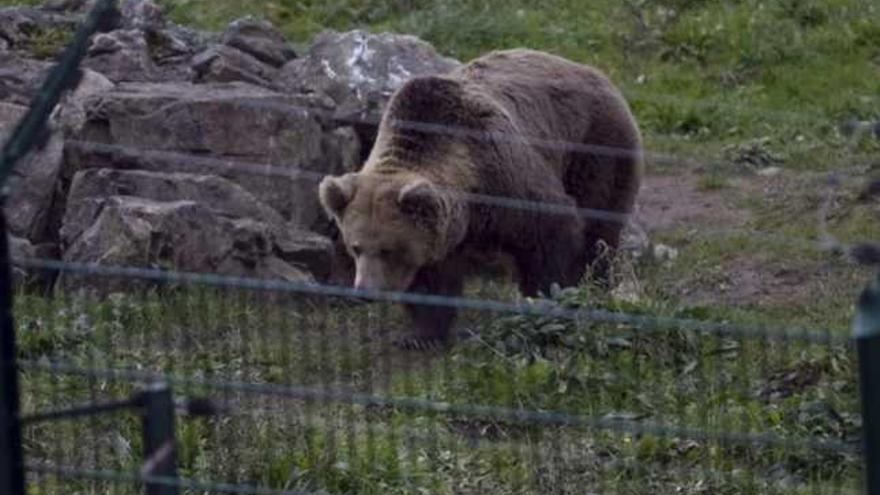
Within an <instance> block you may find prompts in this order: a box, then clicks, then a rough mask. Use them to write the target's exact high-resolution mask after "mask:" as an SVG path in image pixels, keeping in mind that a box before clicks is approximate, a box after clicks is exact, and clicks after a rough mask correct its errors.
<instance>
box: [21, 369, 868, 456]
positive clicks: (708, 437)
mask: <svg viewBox="0 0 880 495" xmlns="http://www.w3.org/2000/svg"><path fill="white" fill-rule="evenodd" d="M20 366H21V367H22V369H28V370H38V371H49V372H55V373H63V374H70V375H78V376H85V377H93V378H104V379H111V380H132V381H134V380H136V381H142V382H149V381H157V380H161V381H165V382H167V383H168V384H169V385H176V386H181V387H184V390H185V389H186V388H187V387H196V386H204V387H207V388H209V389H212V390H216V391H235V392H244V393H249V394H260V395H270V396H276V397H284V398H288V399H298V400H304V399H321V400H326V401H330V402H338V403H342V404H347V405H358V406H374V407H393V408H397V409H400V410H408V411H413V412H425V413H441V414H445V415H451V416H462V417H465V418H470V419H495V420H502V421H505V422H509V423H512V424H519V425H535V426H558V427H572V428H589V429H601V430H608V431H613V432H619V433H628V434H632V435H657V436H662V437H669V438H683V439H689V440H703V441H711V442H719V443H730V444H737V445H755V446H759V445H760V446H767V447H780V448H784V449H796V448H807V449H810V450H825V451H832V452H847V453H858V452H860V451H861V445H860V444H858V443H846V442H842V441H838V440H818V439H814V438H785V437H782V436H779V435H776V434H773V433H739V432H732V431H710V430H708V429H705V428H686V427H679V426H673V425H664V424H652V423H651V422H649V421H635V420H627V419H622V418H602V417H598V418H597V417H589V416H583V415H575V414H568V413H563V412H553V411H536V410H527V409H511V408H506V407H497V406H483V405H475V404H450V403H447V402H437V401H431V400H426V399H417V398H405V397H383V396H378V395H373V394H364V393H358V392H352V391H347V390H328V389H326V388H319V387H302V386H291V385H269V384H257V383H248V382H234V381H227V380H203V379H198V378H181V377H176V376H172V375H167V374H163V373H150V372H145V371H136V370H126V369H95V368H89V369H86V368H82V367H78V366H72V365H67V364H63V363H45V362H36V361H22V362H21V365H20Z"/></svg>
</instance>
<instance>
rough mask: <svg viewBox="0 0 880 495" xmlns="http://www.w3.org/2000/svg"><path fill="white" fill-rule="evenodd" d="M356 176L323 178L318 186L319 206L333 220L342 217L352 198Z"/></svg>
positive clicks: (346, 175)
mask: <svg viewBox="0 0 880 495" xmlns="http://www.w3.org/2000/svg"><path fill="white" fill-rule="evenodd" d="M356 179H357V174H353V173H352V174H345V175H343V176H340V177H329V176H328V177H324V179H323V180H321V185H320V186H318V197H319V198H320V200H321V206H323V207H324V210H325V211H326V212H327V214H328V215H329V216H330V217H332V218H333V219H335V220H339V219H340V218H341V217H342V213H343V212H345V207H346V206H348V203H350V202H351V199H352V198H353V197H354V191H355V187H356V186H357V181H356Z"/></svg>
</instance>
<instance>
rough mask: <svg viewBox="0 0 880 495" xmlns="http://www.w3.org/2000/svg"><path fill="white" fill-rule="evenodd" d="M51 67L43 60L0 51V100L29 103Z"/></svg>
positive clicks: (22, 103) (21, 103) (20, 103)
mask: <svg viewBox="0 0 880 495" xmlns="http://www.w3.org/2000/svg"><path fill="white" fill-rule="evenodd" d="M51 68H52V64H51V63H49V62H46V61H43V60H37V59H33V58H29V57H23V56H21V55H19V54H16V53H11V52H6V53H3V52H0V101H5V102H9V103H17V104H19V105H27V104H29V103H30V102H31V100H33V98H34V96H36V94H37V91H39V89H40V85H41V84H42V83H43V80H44V79H45V77H46V74H47V73H48V72H49V69H51Z"/></svg>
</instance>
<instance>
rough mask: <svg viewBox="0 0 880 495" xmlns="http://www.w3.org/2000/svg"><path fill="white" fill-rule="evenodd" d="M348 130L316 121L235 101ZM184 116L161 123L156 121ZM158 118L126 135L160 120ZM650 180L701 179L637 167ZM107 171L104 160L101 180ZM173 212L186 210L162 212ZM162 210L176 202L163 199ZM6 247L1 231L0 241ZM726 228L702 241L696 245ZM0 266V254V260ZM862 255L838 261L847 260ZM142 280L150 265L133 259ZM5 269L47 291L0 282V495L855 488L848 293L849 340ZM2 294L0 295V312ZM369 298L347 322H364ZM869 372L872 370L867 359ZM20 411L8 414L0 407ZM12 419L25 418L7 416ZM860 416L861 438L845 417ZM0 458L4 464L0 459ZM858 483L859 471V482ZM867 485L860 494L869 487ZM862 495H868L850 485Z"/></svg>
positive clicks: (685, 314)
mask: <svg viewBox="0 0 880 495" xmlns="http://www.w3.org/2000/svg"><path fill="white" fill-rule="evenodd" d="M113 4H114V2H113V1H109V0H102V1H99V2H97V4H96V6H95V10H94V11H93V13H92V14H91V15H90V16H89V17H88V20H87V21H86V23H85V24H84V26H83V27H82V29H81V31H80V32H79V33H78V35H77V37H76V38H75V40H74V42H73V44H72V48H71V49H70V50H69V51H68V52H67V53H66V54H65V55H64V56H63V57H62V58H61V59H60V60H61V62H60V63H59V65H58V68H57V69H56V71H55V72H53V73H51V74H50V75H49V76H48V77H47V83H46V84H45V85H44V88H43V90H42V91H41V93H40V96H39V97H38V99H37V101H36V102H35V104H34V105H33V106H32V108H31V111H30V112H29V114H28V116H27V117H26V118H25V119H24V120H23V123H22V125H21V126H20V127H19V128H18V129H17V131H16V132H15V133H13V135H12V136H11V138H10V139H9V141H8V142H7V145H6V146H5V147H4V151H3V155H2V161H0V167H2V168H0V177H4V178H5V177H6V176H8V174H9V173H10V171H11V167H12V165H13V164H14V162H15V161H16V160H17V159H19V158H21V157H22V156H24V155H25V153H26V152H27V151H28V149H30V148H33V146H34V145H35V144H37V142H38V141H39V139H38V137H39V136H40V135H41V129H42V128H43V127H44V125H45V121H46V119H47V118H48V115H49V113H50V112H51V110H52V108H54V107H55V105H56V104H57V102H58V101H59V97H60V94H61V92H62V90H63V89H64V88H65V87H67V86H69V85H70V83H71V81H72V80H73V79H71V77H72V75H73V74H75V68H76V66H77V64H78V59H79V58H81V56H82V54H83V50H84V47H85V46H86V44H85V43H86V41H87V40H88V37H89V36H90V35H91V34H92V33H93V32H94V31H95V30H97V29H98V28H99V27H101V26H102V25H107V21H106V20H104V21H102V19H106V18H107V16H109V15H112V12H113V10H112V6H113ZM239 104H240V105H241V106H242V108H244V107H250V108H251V109H257V110H267V111H268V110H271V111H273V112H289V113H293V114H297V115H307V116H312V117H317V118H321V119H326V120H335V121H337V122H341V123H344V124H353V123H358V124H363V123H372V124H378V121H376V120H375V119H373V120H370V119H369V118H364V117H363V116H360V117H356V118H355V117H339V116H338V115H335V113H334V112H332V111H330V110H326V109H320V108H312V107H301V106H292V105H287V104H283V103H271V104H269V103H263V102H258V101H242V102H240V103H239ZM172 105H180V104H177V103H175V104H172ZM169 108H170V107H168V106H165V107H162V108H160V109H157V110H155V111H154V112H152V113H151V115H145V116H140V117H139V118H142V119H147V120H148V119H150V118H154V117H155V116H157V115H161V114H162V112H167V111H168V110H169ZM397 125H399V126H401V127H402V128H407V129H412V130H416V131H418V132H422V133H439V134H442V135H444V136H448V137H452V138H455V139H465V140H470V139H473V140H477V141H480V142H485V143H499V142H501V143H503V142H512V143H515V144H517V145H527V146H530V147H533V148H535V149H543V150H547V151H549V152H554V153H589V154H591V155H600V156H615V157H620V156H628V154H630V153H632V152H631V151H628V150H621V149H617V148H613V147H608V146H592V145H583V144H577V143H568V142H560V141H554V140H546V139H527V138H524V137H523V136H513V135H501V134H497V133H485V132H482V131H475V130H473V129H463V128H456V127H450V126H440V125H436V124H432V123H426V122H399V123H397ZM65 146H66V147H67V148H68V150H70V151H71V152H73V153H77V152H88V153H94V154H108V155H111V154H112V155H119V156H123V157H129V162H130V163H131V167H132V168H134V169H144V168H148V169H149V167H153V168H154V169H155V170H161V171H163V172H170V171H174V172H191V173H203V172H205V171H210V172H211V173H213V174H220V175H223V176H226V175H229V176H239V175H247V176H255V177H262V178H265V179H266V180H269V181H271V180H273V179H278V178H288V179H293V180H302V181H305V182H308V183H310V184H311V185H310V187H312V188H314V187H316V186H317V182H318V181H319V180H320V179H322V178H323V177H324V176H325V174H324V173H322V172H317V171H315V170H311V169H309V168H308V167H306V166H301V165H299V164H296V165H295V164H284V163H270V164H267V163H248V162H246V161H244V160H229V159H225V158H215V157H211V156H204V155H199V154H195V153H182V152H179V151H174V150H163V149H151V148H143V147H136V146H130V145H123V144H117V143H105V142H99V141H88V140H83V139H78V140H68V141H67V143H66V144H65ZM640 154H641V155H643V156H644V158H645V159H646V160H647V161H648V162H649V163H651V164H667V165H675V166H685V167H696V166H699V165H700V164H701V163H705V160H699V159H697V158H694V157H682V156H676V155H668V154H664V153H652V152H648V151H646V152H644V153H640ZM122 161H123V162H125V161H126V160H122ZM835 190H836V187H835V185H834V184H832V187H831V190H830V192H829V193H828V195H827V196H826V198H825V202H824V204H823V205H822V207H821V208H820V211H819V212H818V215H819V224H820V229H819V230H820V235H825V237H824V238H823V239H819V240H813V239H796V238H792V237H790V236H784V235H779V234H773V233H768V232H760V231H757V230H756V231H745V234H744V235H746V236H748V237H753V238H760V239H762V240H763V241H773V242H776V243H779V244H781V245H783V246H786V247H789V248H790V249H791V250H792V251H793V252H795V253H801V252H803V250H804V249H805V248H806V249H809V250H810V251H812V252H814V253H820V254H827V253H826V252H827V251H829V250H836V251H845V252H849V253H850V254H852V253H853V252H857V251H858V246H855V247H854V246H848V245H845V244H844V243H842V242H840V241H837V240H836V239H834V238H833V237H832V236H831V235H830V234H829V233H828V230H829V227H828V226H827V224H826V223H827V222H825V220H826V218H827V217H828V216H829V210H830V208H831V206H830V204H831V202H832V199H833V192H834V191H835ZM448 192H451V193H454V194H457V195H459V197H460V198H461V199H462V200H463V201H465V202H467V203H469V204H479V205H483V206H487V207H491V208H498V209H511V210H517V211H522V212H526V213H528V214H530V215H534V217H535V219H536V221H542V219H545V218H547V215H573V216H578V217H581V218H585V219H590V220H595V221H600V222H610V223H616V224H626V223H628V222H630V220H631V214H630V212H625V211H605V210H597V209H590V208H579V207H573V206H566V205H559V204H552V203H542V202H538V201H525V200H521V199H517V198H507V197H499V196H494V195H486V194H474V193H470V192H467V191H448ZM175 199H187V198H175ZM165 200H166V201H171V200H172V199H165ZM0 230H3V231H4V232H5V230H6V229H5V225H3V228H0ZM732 233H733V234H736V233H739V234H743V229H742V228H741V227H730V228H725V227H721V228H718V229H716V230H715V231H713V232H709V231H706V232H702V234H703V235H704V236H708V235H713V234H715V235H728V234H732ZM3 247H4V251H3V252H2V253H0V259H6V258H7V256H6V255H7V254H8V253H7V252H6V251H7V249H6V246H5V240H4V244H3ZM855 257H856V258H857V260H858V256H855ZM151 261H155V260H151ZM11 264H12V265H13V266H15V267H16V268H18V269H22V270H24V271H25V272H26V273H28V274H29V276H31V277H35V278H39V277H41V276H42V277H43V279H44V280H52V281H53V283H54V284H55V288H54V290H52V292H51V295H50V296H46V295H45V294H43V293H40V292H39V291H34V290H28V289H27V288H19V290H18V292H17V293H16V298H15V301H14V302H13V301H12V298H11V287H8V285H9V284H10V283H11V277H10V276H8V275H7V276H6V277H4V285H7V287H0V288H3V290H4V291H6V292H5V293H4V296H6V295H8V296H9V297H8V298H6V299H4V300H0V307H2V309H3V311H4V316H5V315H6V314H7V313H9V316H11V315H14V316H15V324H14V325H13V323H12V321H11V319H10V320H9V321H6V320H5V319H4V321H3V342H2V344H3V353H2V354H0V359H2V362H0V365H2V366H0V369H2V371H3V377H2V378H3V393H2V396H3V397H2V399H3V400H4V404H3V408H2V411H0V414H2V416H0V429H2V436H0V443H2V445H0V447H4V448H3V449H0V451H2V452H3V454H0V470H2V471H0V482H2V489H3V491H2V492H3V493H10V494H13V495H19V494H21V495H23V494H24V493H25V488H24V487H25V485H26V487H27V491H28V492H29V493H95V494H98V493H101V494H103V493H113V494H117V493H142V492H146V493H148V494H163V495H165V494H168V495H171V494H179V493H193V494H195V493H242V494H273V495H274V494H297V495H300V494H319V493H320V494H323V493H340V494H341V493H365V494H371V493H383V494H385V493H456V494H459V493H461V494H465V493H523V494H525V493H560V494H567V493H650V492H659V493H762V494H764V493H785V494H789V493H835V494H836V493H856V492H862V478H863V477H865V475H868V478H869V483H871V481H870V478H871V476H872V473H873V474H874V475H876V473H874V471H875V470H873V469H870V468H871V467H874V464H873V461H875V460H876V458H875V457H873V455H874V454H873V452H874V449H875V447H876V444H871V443H870V442H867V443H864V444H863V440H864V439H866V438H868V439H870V438H872V434H873V433H874V431H873V430H874V429H875V425H873V422H872V421H871V420H870V419H871V418H873V417H874V416H875V414H873V411H876V409H871V408H872V407H875V406H874V405H873V403H872V402H871V401H865V400H862V406H863V407H864V408H865V409H864V410H860V409H859V407H860V393H859V390H858V383H857V377H858V376H859V374H861V378H862V387H863V390H862V393H861V394H862V395H861V397H866V396H868V395H871V394H870V392H871V391H872V390H874V388H873V382H872V381H871V380H872V378H873V377H874V376H875V375H876V374H875V373H873V372H872V371H871V370H870V369H868V368H866V367H865V363H866V362H869V363H870V362H872V361H871V360H870V359H868V360H867V361H866V359H865V356H871V354H869V353H870V352H876V348H878V347H880V346H878V345H877V344H876V343H872V341H871V338H873V339H874V340H876V337H875V336H874V335H873V333H874V331H876V329H877V328H880V325H877V324H876V323H875V320H877V321H880V318H876V316H877V315H876V314H874V313H873V312H872V308H873V306H871V304H872V303H875V302H876V300H880V297H878V294H880V289H878V288H877V287H872V288H869V289H868V290H867V291H866V292H865V295H863V299H862V301H861V305H860V306H859V309H860V312H859V315H860V316H861V319H860V320H859V321H858V322H857V325H856V327H857V328H858V329H860V330H861V332H862V337H866V338H861V339H859V340H858V341H857V344H858V346H859V348H858V352H859V356H861V359H859V356H857V353H856V345H854V342H853V340H852V339H851V338H850V337H849V336H848V335H845V334H843V333H841V332H840V331H839V330H837V329H833V328H792V327H791V326H789V325H785V324H770V323H765V322H762V321H753V320H749V319H748V318H740V317H738V316H737V315H736V314H735V313H733V312H731V313H723V312H717V313H712V312H709V313H706V312H703V311H701V310H699V309H697V310H694V309H689V308H681V307H678V306H676V305H675V304H664V303H663V302H662V301H652V302H651V303H648V304H639V303H631V302H621V301H619V300H617V299H615V298H613V297H610V296H608V295H607V294H605V293H604V292H603V291H600V290H598V289H596V288H594V287H592V286H589V285H583V286H580V287H577V288H562V289H556V288H554V290H553V291H552V293H551V294H544V297H543V298H540V299H534V300H532V299H523V298H518V297H517V296H516V295H514V294H513V293H512V290H511V288H510V287H509V286H508V285H506V284H505V283H503V282H498V281H494V280H492V281H489V282H485V283H482V284H480V285H476V284H475V285H473V286H469V289H468V291H466V293H465V295H462V296H454V297H450V296H448V295H438V294H430V293H413V292H387V291H371V290H360V289H354V288H351V287H349V286H344V285H338V284H331V283H323V282H318V281H311V280H310V281H290V280H267V279H265V278H258V277H249V276H233V275H228V274H220V273H204V272H192V271H187V270H186V269H185V267H181V266H177V265H172V266H164V267H157V266H151V265H150V264H149V263H148V264H147V265H145V266H134V265H119V264H112V263H107V262H77V261H72V260H66V259H54V258H46V257H29V258H16V259H12V260H11ZM7 299H8V300H7ZM367 302H369V304H367ZM401 304H404V305H406V304H408V305H418V306H427V307H443V308H453V309H455V310H457V311H458V312H459V313H460V320H459V323H458V324H457V325H456V328H459V329H460V331H459V332H458V334H457V336H456V339H455V340H456V342H455V344H454V346H453V347H439V348H435V349H429V350H425V351H421V352H414V351H410V350H406V349H403V348H401V347H400V346H398V345H396V342H398V340H399V339H400V338H401V337H405V336H406V334H407V328H406V327H407V326H408V323H407V320H406V318H405V316H404V314H403V312H402V310H401V308H400V305H401ZM873 362H876V360H873ZM19 400H20V404H19ZM19 409H21V411H19ZM863 418H864V419H863ZM7 446H8V447H9V448H8V449H6V448H5V447H7ZM866 462H867V465H868V466H869V469H865V467H864V466H865V464H866ZM869 486H877V485H869ZM869 493H875V492H874V491H869Z"/></svg>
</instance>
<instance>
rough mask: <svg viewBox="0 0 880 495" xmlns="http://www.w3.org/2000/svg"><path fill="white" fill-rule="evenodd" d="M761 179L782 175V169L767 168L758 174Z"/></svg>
mask: <svg viewBox="0 0 880 495" xmlns="http://www.w3.org/2000/svg"><path fill="white" fill-rule="evenodd" d="M756 173H757V174H758V175H760V176H761V177H776V176H777V175H779V174H781V173H782V168H781V167H765V168H762V169H761V170H758V171H757V172H756Z"/></svg>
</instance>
